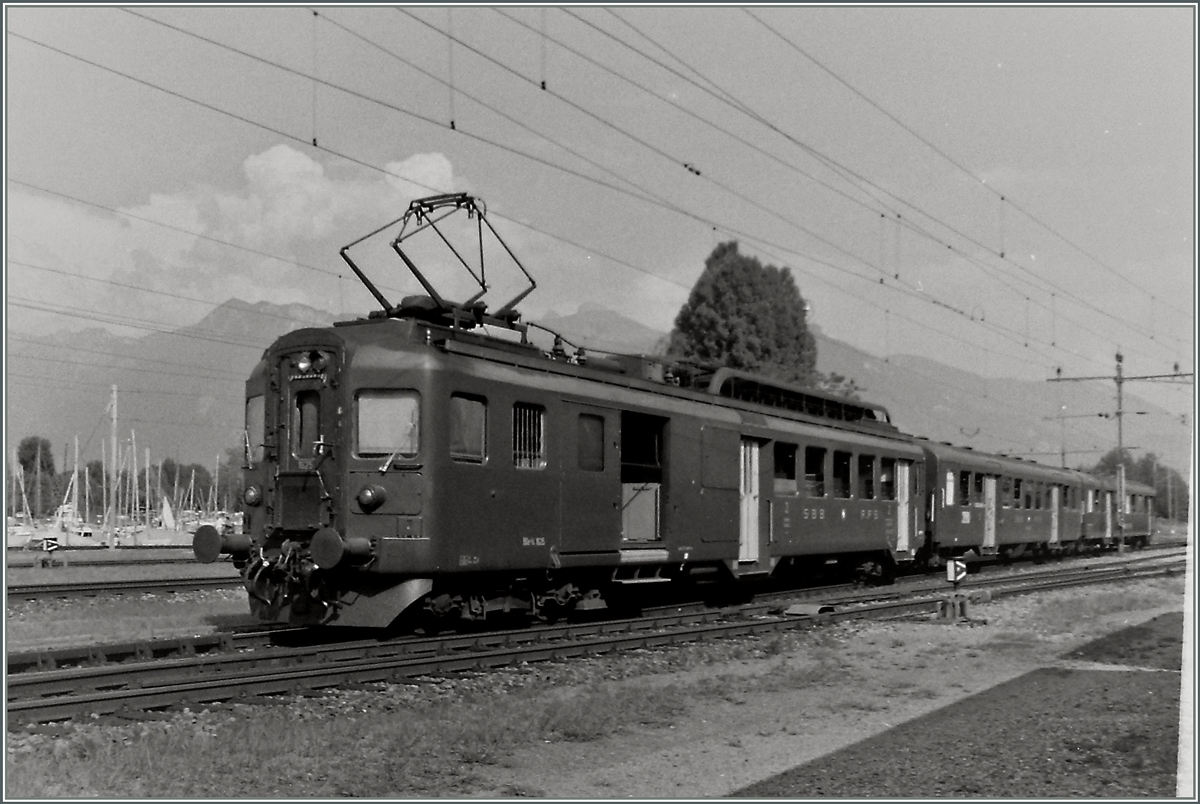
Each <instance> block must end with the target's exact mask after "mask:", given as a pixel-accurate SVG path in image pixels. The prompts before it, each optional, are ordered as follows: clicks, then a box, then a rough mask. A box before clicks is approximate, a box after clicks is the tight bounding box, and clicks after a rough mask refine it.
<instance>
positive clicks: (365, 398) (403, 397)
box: [354, 391, 421, 458]
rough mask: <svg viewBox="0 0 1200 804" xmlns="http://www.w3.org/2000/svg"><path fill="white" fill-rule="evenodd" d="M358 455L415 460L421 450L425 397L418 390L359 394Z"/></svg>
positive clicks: (356, 403) (356, 415)
mask: <svg viewBox="0 0 1200 804" xmlns="http://www.w3.org/2000/svg"><path fill="white" fill-rule="evenodd" d="M354 404H355V408H356V410H355V420H356V422H357V427H356V432H355V446H356V452H357V454H359V455H363V456H371V455H399V456H403V457H405V458H411V457H413V456H415V455H416V454H417V452H418V451H419V450H420V447H421V397H420V395H419V394H418V393H417V392H416V391H359V392H358V395H357V396H356V397H355V399H354Z"/></svg>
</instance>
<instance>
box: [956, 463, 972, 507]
mask: <svg viewBox="0 0 1200 804" xmlns="http://www.w3.org/2000/svg"><path fill="white" fill-rule="evenodd" d="M958 502H959V505H961V506H963V507H964V508H966V507H967V506H968V505H970V504H971V473H970V472H968V471H967V470H965V469H964V470H962V471H961V472H959V473H958Z"/></svg>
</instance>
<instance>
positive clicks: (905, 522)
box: [896, 461, 912, 553]
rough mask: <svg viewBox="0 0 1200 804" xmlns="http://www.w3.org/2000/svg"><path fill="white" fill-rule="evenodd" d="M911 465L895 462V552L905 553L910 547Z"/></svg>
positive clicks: (909, 463)
mask: <svg viewBox="0 0 1200 804" xmlns="http://www.w3.org/2000/svg"><path fill="white" fill-rule="evenodd" d="M911 467H912V463H911V462H910V461H897V462H896V551H897V552H902V553H907V552H908V551H909V550H910V549H912V547H911V540H912V525H911V523H910V521H909V520H910V516H909V508H910V506H909V482H910V481H909V477H910V475H911V471H910V469H911Z"/></svg>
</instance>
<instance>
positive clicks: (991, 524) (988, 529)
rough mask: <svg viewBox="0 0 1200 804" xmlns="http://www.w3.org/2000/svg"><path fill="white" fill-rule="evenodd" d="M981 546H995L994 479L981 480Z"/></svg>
mask: <svg viewBox="0 0 1200 804" xmlns="http://www.w3.org/2000/svg"><path fill="white" fill-rule="evenodd" d="M983 546H984V547H995V546H996V478H994V477H991V476H988V477H984V479H983Z"/></svg>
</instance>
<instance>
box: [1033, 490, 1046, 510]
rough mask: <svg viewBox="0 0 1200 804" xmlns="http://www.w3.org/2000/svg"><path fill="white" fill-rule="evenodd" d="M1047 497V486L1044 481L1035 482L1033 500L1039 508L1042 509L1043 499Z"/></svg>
mask: <svg viewBox="0 0 1200 804" xmlns="http://www.w3.org/2000/svg"><path fill="white" fill-rule="evenodd" d="M1044 497H1045V486H1044V485H1043V484H1042V483H1034V484H1033V501H1034V507H1035V508H1036V509H1037V510H1039V511H1040V510H1042V500H1043V498H1044Z"/></svg>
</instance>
